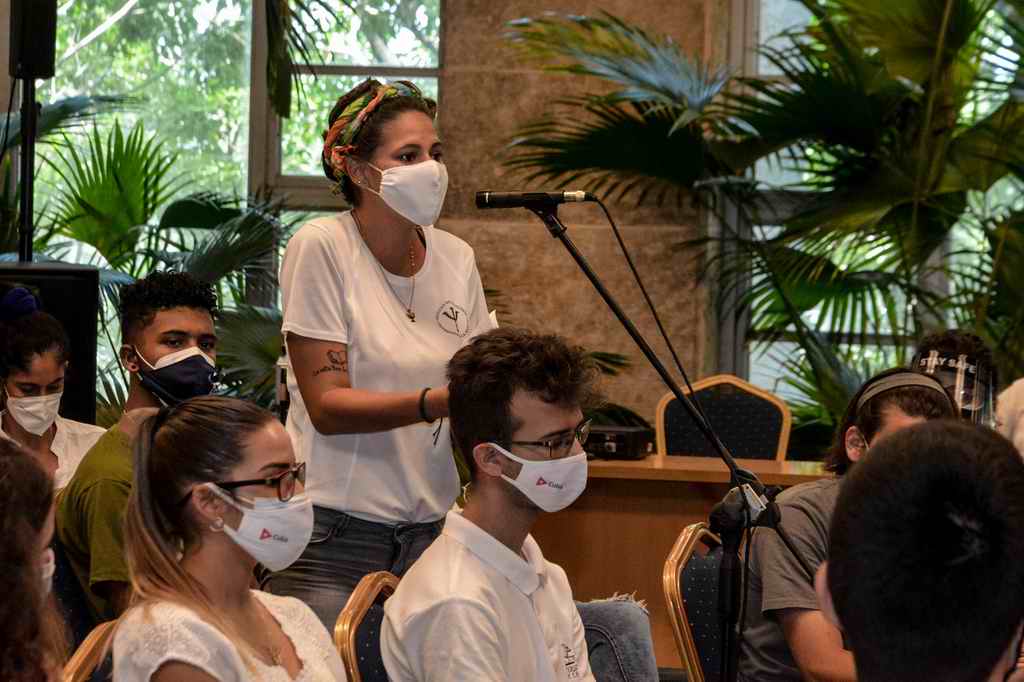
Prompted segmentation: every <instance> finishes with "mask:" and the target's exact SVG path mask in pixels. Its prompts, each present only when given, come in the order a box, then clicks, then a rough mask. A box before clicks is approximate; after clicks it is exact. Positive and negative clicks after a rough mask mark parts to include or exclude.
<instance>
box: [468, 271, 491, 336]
mask: <svg viewBox="0 0 1024 682" xmlns="http://www.w3.org/2000/svg"><path fill="white" fill-rule="evenodd" d="M472 253H473V252H472V251H470V259H469V266H470V268H471V270H470V273H469V280H468V281H467V283H468V285H469V298H468V299H466V300H468V301H469V319H470V320H471V321H472V323H473V329H472V331H471V332H470V333H469V334H468V335H467V337H466V342H467V343H468V342H469V341H470V339H472V338H473V337H474V336H479V335H480V334H483V333H485V332H488V331H490V330H491V329H494V328H495V327H496V326H497V325H495V324H494V322H493V320H492V319H491V315H490V313H489V312H488V310H487V297H486V296H484V286H483V283H482V282H481V281H480V271H479V270H477V267H476V260H475V259H474V257H473V255H472Z"/></svg>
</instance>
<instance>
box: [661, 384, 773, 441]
mask: <svg viewBox="0 0 1024 682" xmlns="http://www.w3.org/2000/svg"><path fill="white" fill-rule="evenodd" d="M693 395H694V397H695V398H696V399H697V400H698V401H700V406H701V408H703V410H704V413H705V414H706V415H707V417H708V421H710V422H711V425H712V426H713V427H714V429H715V433H717V434H718V437H719V438H721V439H722V442H723V443H724V444H725V446H726V447H727V448H729V451H730V452H731V453H732V455H733V456H734V457H737V458H740V459H776V460H780V461H781V460H784V459H786V448H787V447H788V446H789V429H790V425H791V423H792V421H793V416H792V414H791V413H790V411H789V406H788V405H786V402H785V401H784V400H782V399H781V398H779V397H778V396H776V395H773V394H771V393H768V392H767V391H763V390H761V389H760V388H758V387H757V386H754V385H753V384H750V383H748V382H746V381H743V380H742V379H740V378H739V377H735V376H733V375H731V374H717V375H715V376H713V377H708V378H707V379H702V380H700V381H698V382H697V383H695V384H694V385H693ZM656 432H657V439H658V454H659V455H662V456H664V455H683V456H691V457H694V456H695V457H717V456H718V453H717V452H716V451H715V450H714V449H713V448H712V447H711V444H710V443H708V442H707V439H705V438H704V436H703V435H702V434H701V432H700V431H699V430H697V426H696V424H694V422H693V420H692V419H691V418H690V415H689V414H688V413H687V412H686V409H685V408H684V407H683V406H682V405H681V404H679V401H678V400H676V398H675V396H674V395H672V394H671V393H667V394H666V395H665V396H664V397H663V398H662V399H661V402H659V403H658V411H657V417H656Z"/></svg>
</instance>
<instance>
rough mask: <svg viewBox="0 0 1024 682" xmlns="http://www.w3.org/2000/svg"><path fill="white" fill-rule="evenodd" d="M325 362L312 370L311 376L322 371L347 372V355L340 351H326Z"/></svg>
mask: <svg viewBox="0 0 1024 682" xmlns="http://www.w3.org/2000/svg"><path fill="white" fill-rule="evenodd" d="M327 363H328V364H326V365H324V366H323V367H321V368H320V369H318V370H316V371H315V372H313V376H315V377H316V376H320V375H321V374H323V373H324V372H348V356H347V355H346V354H345V353H342V352H341V351H337V350H329V351H327Z"/></svg>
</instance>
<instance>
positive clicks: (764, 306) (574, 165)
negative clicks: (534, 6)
mask: <svg viewBox="0 0 1024 682" xmlns="http://www.w3.org/2000/svg"><path fill="white" fill-rule="evenodd" d="M798 1H800V2H801V3H802V4H803V5H804V6H805V7H806V8H807V10H808V11H809V12H810V13H811V15H812V16H813V21H812V22H811V24H810V25H809V26H807V27H806V28H803V29H800V30H796V31H791V32H789V33H787V34H785V35H784V36H782V40H781V42H780V41H778V40H776V41H775V42H773V45H775V46H773V47H764V48H762V53H763V54H764V56H765V57H766V58H767V60H768V61H769V62H771V63H772V64H773V65H774V66H775V69H776V70H777V71H778V72H779V73H780V74H781V76H782V77H781V78H771V79H769V78H763V79H762V78H756V77H746V78H733V79H731V82H729V79H725V78H722V77H720V75H719V72H716V71H714V70H710V69H708V68H707V67H704V66H702V65H700V64H699V62H697V61H696V60H693V59H690V58H688V57H686V56H685V55H683V54H682V52H681V51H680V50H678V48H676V47H675V46H674V44H673V43H672V42H671V41H670V40H668V39H665V38H652V37H650V36H649V35H648V34H646V33H644V32H643V31H642V30H640V29H638V28H635V27H631V26H629V25H627V24H625V23H624V22H621V21H619V20H617V19H614V18H612V17H608V16H604V17H598V18H586V17H582V18H581V17H568V18H564V19H560V20H559V19H555V18H550V17H546V18H544V19H541V20H536V21H535V20H522V21H519V22H514V24H513V26H512V35H511V37H512V39H513V41H515V43H516V44H518V45H520V46H521V47H522V49H523V50H524V51H525V53H526V54H527V55H529V56H531V57H534V58H540V59H545V60H551V59H552V58H555V59H557V60H558V61H557V62H556V63H554V64H553V65H552V66H551V67H550V68H554V69H556V70H563V71H570V72H574V73H585V74H589V75H594V76H598V77H601V78H603V79H605V80H608V81H611V83H612V84H613V85H614V86H616V87H618V88H620V89H619V90H617V91H615V92H613V93H612V94H611V95H603V96H597V95H595V96H592V97H590V98H583V99H578V100H575V101H567V102H565V103H564V106H565V107H567V109H566V110H564V111H563V113H565V114H566V115H565V116H564V117H563V118H561V119H559V120H556V119H548V120H546V121H540V122H537V123H534V124H531V125H529V126H527V127H526V128H525V129H524V130H523V131H522V134H520V135H518V136H517V137H516V139H514V140H513V141H512V142H511V143H510V147H509V152H510V156H509V160H508V164H509V165H510V166H511V167H512V168H515V169H517V170H519V171H520V172H526V173H527V174H528V175H529V176H530V177H532V178H536V179H539V178H544V179H545V180H547V181H556V182H557V181H561V182H566V183H567V182H569V181H574V182H582V183H583V184H584V186H585V188H586V189H590V190H591V191H595V190H597V191H600V190H602V189H603V190H605V191H608V190H609V189H611V190H614V191H616V192H617V193H618V195H619V196H620V197H621V196H631V197H634V198H636V199H638V200H651V199H653V200H663V199H664V198H665V197H666V196H669V195H670V194H671V192H672V191H674V192H676V193H679V192H684V193H685V192H689V193H692V194H691V196H696V197H698V198H700V199H702V200H703V201H704V204H705V205H706V206H707V207H708V209H709V210H711V211H714V212H715V213H717V214H718V215H719V223H720V224H721V231H720V234H713V235H704V236H702V237H699V238H697V239H693V240H690V241H688V242H687V243H686V244H684V245H683V247H684V248H686V249H688V250H691V251H694V252H696V253H699V254H702V255H705V256H707V258H706V259H705V260H704V266H705V270H704V271H705V274H706V275H707V276H709V277H711V278H713V279H714V280H715V281H716V283H717V285H718V293H719V294H720V303H722V304H723V305H724V304H725V302H726V301H732V302H733V303H732V304H731V305H732V307H731V308H730V309H728V310H726V311H724V312H726V313H730V314H749V315H750V327H751V329H752V331H753V334H754V337H753V338H756V339H760V340H762V341H772V340H778V339H787V340H790V341H793V342H795V343H797V344H799V346H800V348H801V349H802V357H801V359H800V362H799V363H797V364H794V363H790V364H789V369H788V375H787V380H788V384H789V386H790V388H792V389H795V390H797V391H799V392H800V393H802V395H803V397H802V398H801V399H800V400H799V402H800V407H801V414H803V416H804V417H805V421H806V422H807V423H814V422H817V423H823V424H826V425H831V424H834V423H835V421H836V420H837V419H838V418H839V416H840V415H841V413H842V410H843V408H844V407H845V404H846V402H847V401H848V399H849V397H850V395H851V393H852V391H853V390H854V389H855V388H856V385H857V384H858V383H859V381H860V380H861V378H862V376H863V373H865V372H870V371H873V370H874V369H876V368H877V365H878V364H880V363H883V362H892V361H900V360H901V359H902V358H903V357H904V356H905V354H906V349H907V348H908V346H910V345H911V344H912V343H913V342H914V340H915V339H916V338H918V337H919V336H920V335H921V334H922V333H923V332H924V331H926V330H927V329H929V328H930V327H932V326H939V325H946V324H951V323H952V324H957V325H959V326H964V327H968V328H970V329H972V330H974V331H975V332H977V333H979V334H980V335H981V336H983V338H986V339H988V340H989V341H990V342H991V343H992V345H993V347H994V349H995V351H996V353H997V357H998V359H999V362H1000V364H1001V365H1002V368H1003V371H1004V376H1018V375H1020V374H1021V373H1024V341H1020V340H1019V339H1020V338H1021V335H1020V334H1019V331H1020V330H1021V325H1022V324H1024V312H1022V311H1024V307H1022V306H1021V305H1020V304H1021V303H1024V301H1020V300H1017V297H1018V296H1019V295H1020V294H1019V292H1020V291H1021V290H1022V286H1021V285H1022V284H1024V282H1021V281H1020V276H1021V275H1020V273H1021V272H1024V270H1022V269H1021V267H1022V266H1024V260H1022V258H1024V250H1022V249H1024V242H1022V240H1024V231H1022V229H1021V228H1022V227H1024V220H1022V218H1021V216H1022V215H1024V214H1022V213H1021V210H1022V209H1024V205H1022V203H1021V201H1020V199H1021V196H1022V195H1021V193H1020V189H1021V180H1022V177H1024V176H1022V174H1021V172H1022V169H1024V165H1022V164H1021V159H1022V158H1024V157H1022V151H1024V144H1022V143H1021V142H1020V140H1021V139H1024V138H1022V137H1021V135H1020V133H1021V132H1024V108H1022V99H1021V97H1022V94H1024V90H1022V89H1021V87H1020V84H1021V83H1024V74H1022V73H1021V71H1020V64H1021V57H1022V55H1024V22H1022V19H1021V14H1020V11H1021V10H1022V9H1024V3H1022V2H1020V0H1007V1H1005V2H997V1H996V0H908V1H907V2H900V3H892V2H886V1H885V0H798ZM556 38H557V39H558V40H559V41H560V42H558V43H557V45H556V44H555V39H556ZM553 45H554V46H553ZM670 82H671V84H669V83H670ZM727 85H728V86H729V87H726V86H727ZM692 93H700V96H693V95H692ZM687 94H689V95H690V96H687ZM612 112H613V113H615V116H612V115H610V113H612ZM668 120H671V121H672V125H671V127H668V126H666V121H668ZM638 129H643V131H642V132H639V133H636V131H637V130H638ZM634 133H636V138H635V139H636V140H638V141H639V144H643V145H644V148H645V149H644V151H643V152H642V153H640V154H635V155H627V156H629V158H622V157H623V154H622V149H621V148H623V147H628V146H629V142H630V140H629V138H628V136H630V135H633V134H634ZM659 136H660V142H659V143H652V140H656V139H658V138H659ZM614 139H619V140H620V142H619V143H618V145H617V146H616V145H610V146H609V145H605V146H602V145H600V144H595V142H598V141H600V140H614ZM683 149H690V150H692V151H693V152H694V153H692V154H690V155H681V151H682V150H683ZM759 161H761V162H764V161H772V162H774V163H776V164H779V165H781V166H783V167H784V168H786V169H787V170H789V171H791V172H792V175H795V177H796V178H797V180H796V181H795V182H792V183H790V184H785V185H774V186H773V185H770V184H767V183H758V182H756V181H755V180H754V179H753V178H752V177H751V174H750V173H749V171H750V170H751V169H752V168H753V167H754V166H755V164H757V163H758V162H759ZM670 166H671V167H673V170H672V174H673V175H672V176H671V177H668V176H667V175H666V172H665V171H666V168H669V167H670ZM666 185H669V186H670V191H669V192H666V191H665V187H666ZM654 190H659V191H658V192H654ZM652 192H653V193H652ZM726 202H728V203H729V204H731V205H732V206H734V207H736V208H738V213H739V215H740V216H741V217H742V218H743V219H742V220H741V221H739V222H732V223H730V222H728V221H725V220H724V215H725V211H719V210H718V209H719V208H721V207H722V206H723V205H724V204H725V203H726ZM936 277H940V278H942V279H944V280H945V281H946V282H948V286H946V287H936V286H934V284H933V282H934V281H935V279H936ZM881 337H884V340H885V343H886V344H887V345H889V346H891V349H892V350H891V352H890V353H887V354H886V357H885V359H884V360H883V359H882V358H881V354H880V353H879V352H878V350H877V349H878V347H879V339H880V338H881ZM865 350H867V351H868V352H865ZM815 408H816V409H815Z"/></svg>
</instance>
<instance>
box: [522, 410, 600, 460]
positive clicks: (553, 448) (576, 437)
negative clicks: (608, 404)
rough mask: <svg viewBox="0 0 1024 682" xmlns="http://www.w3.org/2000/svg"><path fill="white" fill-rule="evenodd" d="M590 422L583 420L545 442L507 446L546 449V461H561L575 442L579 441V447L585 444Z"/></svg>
mask: <svg viewBox="0 0 1024 682" xmlns="http://www.w3.org/2000/svg"><path fill="white" fill-rule="evenodd" d="M590 422H591V420H590V419H584V420H583V421H581V422H580V423H579V424H577V425H576V428H575V429H573V430H572V431H569V432H567V433H563V434H561V435H558V436H555V437H554V438H548V439H547V440H511V441H509V442H508V445H519V446H525V447H532V448H547V449H548V459H561V458H563V457H565V456H566V455H568V454H569V453H571V452H572V448H573V445H575V444H576V441H579V443H580V445H581V446H583V445H586V444H587V438H588V437H589V436H590Z"/></svg>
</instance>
